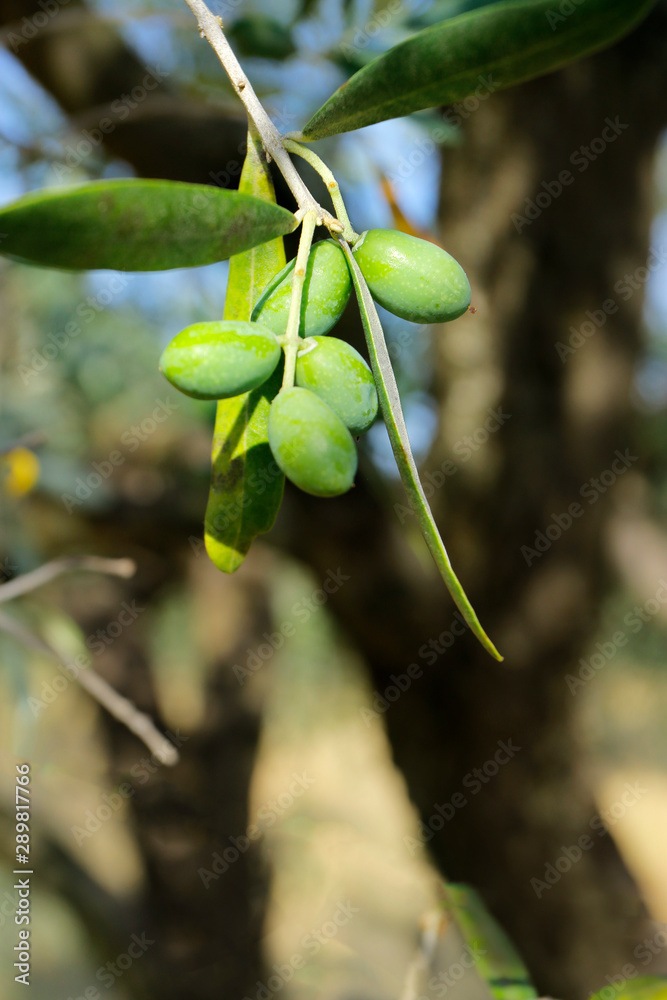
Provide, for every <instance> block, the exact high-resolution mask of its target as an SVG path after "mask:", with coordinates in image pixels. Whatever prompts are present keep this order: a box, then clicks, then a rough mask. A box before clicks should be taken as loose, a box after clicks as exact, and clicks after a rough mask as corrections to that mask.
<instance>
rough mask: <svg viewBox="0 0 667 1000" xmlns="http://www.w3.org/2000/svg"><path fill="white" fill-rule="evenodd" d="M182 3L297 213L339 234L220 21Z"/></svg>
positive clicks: (195, 0)
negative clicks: (312, 216)
mask: <svg viewBox="0 0 667 1000" xmlns="http://www.w3.org/2000/svg"><path fill="white" fill-rule="evenodd" d="M185 2H186V4H187V5H188V7H189V8H190V10H191V11H192V13H193V14H194V15H195V17H196V18H197V24H198V25H199V33H200V34H201V36H202V38H205V39H206V40H207V41H208V42H209V44H210V45H211V48H212V49H213V51H214V52H215V54H216V55H217V57H218V59H219V60H220V62H221V63H222V65H223V68H224V70H225V72H226V73H227V76H228V77H229V79H230V82H231V84H232V87H233V88H234V90H235V91H236V93H237V95H238V96H239V98H240V99H241V101H242V102H243V104H244V106H245V109H246V111H247V112H248V117H249V118H250V120H251V121H252V123H253V125H254V126H255V128H256V129H257V132H258V133H259V136H260V138H261V140H262V146H263V147H264V150H265V152H266V154H267V157H268V158H269V159H273V160H275V162H276V166H277V167H278V169H279V170H280V172H281V174H282V175H283V177H284V178H285V180H286V181H287V184H288V186H289V189H290V191H291V192H292V194H293V195H294V197H295V198H296V202H297V205H298V206H299V211H300V212H301V213H305V212H315V213H316V221H317V225H325V226H326V227H327V229H329V230H330V231H331V232H335V233H338V232H341V230H342V226H341V223H340V222H339V221H338V219H336V218H335V217H334V216H333V215H332V214H331V213H330V212H327V211H326V210H325V209H323V208H322V207H321V206H320V205H319V204H318V202H317V201H316V200H315V198H314V197H313V196H312V194H311V193H310V191H309V190H308V188H307V187H306V185H305V184H304V182H303V180H302V179H301V176H300V175H299V173H298V171H297V169H296V167H295V166H294V164H293V163H292V161H291V159H290V157H289V154H288V152H287V150H286V149H285V146H284V145H283V139H282V136H281V134H280V132H279V131H278V129H277V128H276V126H275V125H274V124H273V122H272V121H271V119H270V118H269V116H268V114H267V113H266V111H265V110H264V107H263V105H262V103H261V101H260V100H259V98H258V97H257V94H256V93H255V91H254V89H253V86H252V84H251V83H250V80H249V79H248V77H247V76H246V74H245V73H244V72H243V69H242V68H241V65H240V63H239V61H238V59H237V58H236V56H235V55H234V53H233V51H232V48H231V46H230V44H229V42H228V41H227V38H226V37H225V33H224V31H223V30H222V18H220V17H216V16H215V14H212V13H211V11H210V10H209V9H208V7H207V6H206V4H205V3H204V0H185ZM297 214H298V213H297Z"/></svg>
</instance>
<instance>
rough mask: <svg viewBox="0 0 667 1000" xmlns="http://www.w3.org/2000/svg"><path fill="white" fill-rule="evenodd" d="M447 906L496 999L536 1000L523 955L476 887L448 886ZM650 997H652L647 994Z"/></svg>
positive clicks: (446, 888)
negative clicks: (533, 999) (489, 909)
mask: <svg viewBox="0 0 667 1000" xmlns="http://www.w3.org/2000/svg"><path fill="white" fill-rule="evenodd" d="M445 893H446V897H445V903H444V906H445V909H446V910H447V912H448V913H449V914H450V915H451V916H452V917H453V919H454V920H455V922H456V925H457V927H458V928H459V931H460V932H461V936H462V937H463V939H464V941H465V943H466V945H467V946H468V948H469V950H470V952H471V954H472V955H473V956H474V959H475V968H476V969H477V972H478V973H479V975H480V976H481V977H482V979H483V980H484V981H485V982H486V983H487V984H488V987H489V990H490V992H491V994H492V996H494V997H496V1000H532V998H533V997H537V996H538V992H537V990H536V988H535V986H534V985H533V983H532V981H531V978H530V974H529V972H528V969H527V968H526V966H525V965H524V963H523V961H522V959H521V956H520V955H519V953H518V951H517V950H516V948H515V947H514V945H513V944H512V942H511V941H510V939H509V938H508V936H507V934H506V933H505V931H504V930H503V929H502V927H501V926H500V924H498V923H497V922H496V921H495V920H494V919H493V917H492V916H491V914H490V913H489V911H488V910H487V909H486V907H485V906H484V903H483V902H482V900H481V899H480V897H479V896H478V895H477V893H476V892H475V890H474V889H471V888H470V886H467V885H453V884H451V883H448V884H447V886H446V887H445ZM646 1000H648V998H646Z"/></svg>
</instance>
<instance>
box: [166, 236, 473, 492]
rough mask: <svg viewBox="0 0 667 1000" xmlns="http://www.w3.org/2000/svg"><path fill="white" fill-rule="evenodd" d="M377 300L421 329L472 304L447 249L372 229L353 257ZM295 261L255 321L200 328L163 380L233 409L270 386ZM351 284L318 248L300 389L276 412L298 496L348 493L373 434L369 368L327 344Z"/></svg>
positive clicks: (306, 299)
mask: <svg viewBox="0 0 667 1000" xmlns="http://www.w3.org/2000/svg"><path fill="white" fill-rule="evenodd" d="M353 253H354V255H355V258H356V260H357V263H358V264H359V268H360V270H361V272H362V274H363V276H364V278H365V280H366V283H367V284H368V287H369V289H370V292H371V294H372V295H373V297H374V299H375V300H376V301H377V302H379V303H380V304H381V305H382V306H384V307H385V308H386V309H388V310H389V311H390V312H392V313H394V314H395V315H397V316H401V317H402V318H404V319H408V320H411V321H413V322H417V323H442V322H446V321H448V320H451V319H456V317H457V316H460V315H461V314H462V313H464V312H465V311H466V309H467V308H468V306H469V304H470V285H469V283H468V279H467V277H466V275H465V273H464V271H463V269H462V268H461V266H460V265H459V264H458V263H457V262H456V261H455V260H454V258H453V257H451V256H450V255H449V254H448V253H446V252H445V251H444V250H442V249H441V248H440V247H438V246H435V245H434V244H432V243H428V242H426V241H425V240H420V239H417V238H415V237H413V236H408V235H407V234H405V233H399V232H395V231H393V230H386V229H374V230H370V231H368V232H366V233H364V234H363V235H362V236H361V237H360V238H359V240H358V241H357V242H356V243H355V245H354V247H353ZM294 266H295V261H294V260H293V261H290V263H289V264H287V266H286V267H285V268H283V270H282V271H280V272H279V273H278V274H277V275H275V277H274V278H273V279H272V280H271V281H270V282H269V284H268V285H267V287H266V288H265V289H264V291H263V292H262V294H261V295H260V297H259V299H258V300H257V302H256V304H255V306H254V308H253V311H252V316H251V319H250V321H248V322H241V321H222V322H215V323H196V324H194V325H193V326H190V327H188V328H187V329H186V330H183V331H182V332H181V333H179V334H178V335H177V336H176V337H175V338H174V339H173V340H172V341H171V343H170V344H169V345H168V346H167V347H166V348H165V350H164V352H163V354H162V358H161V360H160V370H161V371H162V372H163V373H164V375H165V376H166V377H167V378H168V379H169V381H170V382H171V383H172V385H174V386H175V387H176V388H177V389H180V390H181V392H184V393H186V394H187V395H189V396H194V397H195V398H196V399H227V398H229V397H231V396H237V395H239V394H241V393H244V392H249V391H250V390H252V389H257V388H258V387H259V386H261V385H263V384H264V383H265V382H266V381H267V379H269V378H270V376H271V375H272V374H273V373H274V371H275V370H276V368H277V367H278V364H279V362H280V358H281V353H282V350H281V349H282V344H281V339H280V338H284V335H285V332H286V330H287V320H288V315H289V309H290V301H291V295H292V281H293V275H294ZM351 290H352V283H351V279H350V273H349V269H348V266H347V261H346V260H345V254H344V253H343V251H342V249H341V248H340V246H339V245H338V244H337V243H335V242H334V241H333V240H325V241H322V242H320V243H317V244H315V246H314V247H313V248H312V250H311V252H310V256H309V258H308V265H307V268H306V277H305V282H304V287H303V295H302V300H301V315H300V318H299V335H300V337H301V338H302V339H303V344H302V345H301V346H300V348H299V351H298V353H297V358H296V368H295V372H294V385H292V386H289V387H285V388H283V389H282V390H281V391H280V392H279V393H278V394H277V395H276V397H275V398H274V399H273V401H272V403H271V408H270V411H269V424H268V438H269V445H270V447H271V451H272V453H273V456H274V458H275V460H276V462H277V464H278V465H279V467H280V468H281V469H282V471H283V472H284V474H285V475H286V476H287V478H288V479H290V480H291V481H292V482H293V483H294V484H295V485H296V486H298V487H300V489H302V490H304V491H305V492H306V493H312V494H313V495H315V496H323V497H331V496H337V495H338V494H340V493H345V492H346V491H347V490H348V489H349V488H350V486H351V485H352V483H353V480H354V477H355V474H356V471H357V449H356V445H355V441H354V437H358V436H359V435H360V434H363V432H364V431H366V430H368V428H369V427H370V426H371V424H372V423H373V421H374V420H375V417H376V415H377V410H378V396H377V391H376V388H375V383H374V380H373V375H372V373H371V370H370V368H369V367H368V365H367V364H366V362H365V361H364V359H363V358H362V357H361V355H360V354H359V352H358V351H356V350H355V349H354V348H353V347H351V346H350V345H349V344H348V343H346V342H345V341H343V340H338V339H337V338H335V337H328V336H326V335H327V334H328V333H329V331H330V330H332V329H333V327H334V326H335V325H336V323H337V322H338V320H339V319H340V317H341V315H342V313H343V310H344V309H345V306H346V305H347V302H348V299H349V297H350V293H351Z"/></svg>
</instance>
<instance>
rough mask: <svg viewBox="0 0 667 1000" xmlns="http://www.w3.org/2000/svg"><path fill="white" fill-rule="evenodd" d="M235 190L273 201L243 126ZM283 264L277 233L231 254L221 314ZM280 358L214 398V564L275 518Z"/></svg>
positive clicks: (241, 314) (244, 309) (228, 559)
mask: <svg viewBox="0 0 667 1000" xmlns="http://www.w3.org/2000/svg"><path fill="white" fill-rule="evenodd" d="M239 190H240V191H242V192H244V193H247V194H249V195H252V196H253V197H254V198H255V200H257V199H262V200H263V201H265V202H266V203H267V204H272V203H274V201H275V195H274V191H273V184H272V182H271V175H270V173H269V169H268V166H267V163H266V157H265V155H264V152H263V150H262V146H261V143H260V141H259V139H258V138H257V137H256V135H255V134H254V133H253V132H249V133H248V152H247V155H246V159H245V163H244V165H243V172H242V174H241V182H240V185H239ZM284 266H285V249H284V247H283V241H282V237H279V238H278V239H276V240H272V241H271V242H269V243H264V244H263V245H262V246H258V247H255V248H253V249H252V250H248V251H246V252H245V253H242V254H238V255H237V256H234V257H232V260H231V262H230V265H229V282H228V285H227V298H226V300H225V315H224V318H225V319H238V320H249V319H250V314H251V313H252V307H253V305H254V304H255V301H256V299H257V298H258V296H259V294H260V292H261V291H262V289H263V287H264V285H266V283H267V282H268V281H269V280H270V279H271V278H272V277H273V276H274V274H276V273H277V272H278V271H280V270H281V268H283V267H284ZM282 368H283V365H282V362H281V363H280V365H279V366H278V369H277V371H276V372H274V374H273V376H272V377H271V378H270V379H269V381H268V382H267V383H265V385H263V386H260V388H259V389H255V390H253V392H246V393H244V394H243V395H241V396H234V397H233V398H232V399H221V400H220V402H219V403H218V408H217V411H216V419H215V430H214V433H213V455H212V462H213V468H212V475H211V490H210V493H209V498H208V506H207V508H206V520H205V541H206V551H207V552H208V554H209V556H210V558H211V560H212V561H213V562H214V563H215V565H216V566H217V567H218V569H221V570H222V571H223V572H224V573H233V572H234V570H235V569H238V567H239V566H240V565H241V563H242V562H243V560H244V559H245V557H246V555H247V553H248V549H249V548H250V545H251V543H252V541H253V539H254V538H255V537H256V536H257V535H259V534H262V532H265V531H268V530H269V528H271V526H272V525H273V522H274V521H275V519H276V514H277V513H278V509H279V507H280V502H281V500H282V495H283V487H284V484H285V477H284V476H283V474H282V472H281V471H280V469H279V468H278V466H277V465H276V462H275V460H274V458H273V455H272V454H271V449H270V448H269V439H268V420H269V407H270V405H271V400H272V399H273V397H274V396H275V395H276V393H277V392H278V390H279V389H280V383H281V381H282Z"/></svg>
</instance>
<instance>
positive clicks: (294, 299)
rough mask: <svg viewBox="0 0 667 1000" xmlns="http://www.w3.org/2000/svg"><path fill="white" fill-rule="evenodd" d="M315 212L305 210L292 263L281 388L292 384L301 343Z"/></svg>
mask: <svg viewBox="0 0 667 1000" xmlns="http://www.w3.org/2000/svg"><path fill="white" fill-rule="evenodd" d="M315 224H316V218H315V212H306V214H305V216H304V219H303V226H302V227H301V239H300V240H299V250H298V252H297V255H296V264H295V265H294V276H293V278H292V296H291V299H290V306H289V313H288V316H287V329H286V331H285V339H284V341H283V348H284V350H285V374H284V376H283V384H282V388H283V389H290V388H291V387H292V386H293V385H294V372H295V369H296V355H297V351H298V350H299V344H300V343H303V341H302V340H301V338H300V337H299V325H300V321H301V299H302V297H303V286H304V282H305V280H306V268H307V266H308V257H309V255H310V247H311V244H312V242H313V233H314V232H315Z"/></svg>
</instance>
